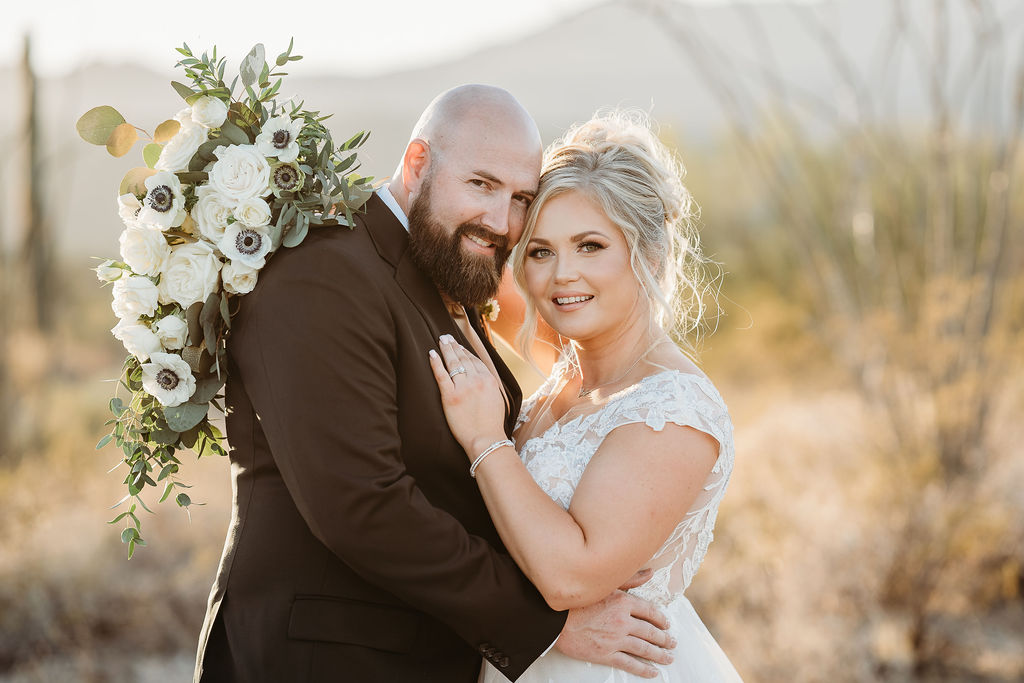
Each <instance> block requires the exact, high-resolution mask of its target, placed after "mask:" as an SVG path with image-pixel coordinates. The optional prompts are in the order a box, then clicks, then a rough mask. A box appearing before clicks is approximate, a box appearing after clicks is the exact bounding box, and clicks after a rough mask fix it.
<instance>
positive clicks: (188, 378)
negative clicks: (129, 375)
mask: <svg viewBox="0 0 1024 683" xmlns="http://www.w3.org/2000/svg"><path fill="white" fill-rule="evenodd" d="M151 359H152V362H150V363H145V364H143V366H142V388H143V389H145V390H146V391H147V392H149V394H150V396H153V397H154V398H155V399H156V400H158V401H160V403H161V404H163V405H165V406H167V407H168V408H173V407H174V406H180V405H181V404H182V403H185V402H186V401H188V400H189V398H191V397H192V394H194V393H196V378H195V377H193V376H192V368H190V367H189V366H188V363H186V362H185V361H183V360H182V359H181V356H179V355H177V354H174V353H154V354H152V356H151Z"/></svg>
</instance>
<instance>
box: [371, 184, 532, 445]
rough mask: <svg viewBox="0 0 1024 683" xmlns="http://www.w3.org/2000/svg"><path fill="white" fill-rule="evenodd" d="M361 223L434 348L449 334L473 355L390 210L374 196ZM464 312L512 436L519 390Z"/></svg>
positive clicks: (475, 317) (477, 323) (479, 325)
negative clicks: (501, 393)
mask: <svg viewBox="0 0 1024 683" xmlns="http://www.w3.org/2000/svg"><path fill="white" fill-rule="evenodd" d="M362 219H363V224H364V226H365V227H366V230H367V232H368V233H369V235H370V239H371V240H372V241H373V243H374V246H375V247H376V249H377V253H378V254H380V257H381V258H383V259H384V260H385V261H387V262H388V263H390V264H391V265H392V266H393V267H394V268H395V282H397V283H398V286H399V287H401V289H402V291H403V292H405V295H406V296H407V297H408V298H409V300H410V301H411V302H412V304H413V308H415V309H416V311H417V312H418V313H419V315H420V316H421V317H422V318H423V321H424V322H425V323H426V325H427V328H428V329H429V330H430V333H431V335H432V338H433V346H435V347H436V346H437V339H438V337H440V336H441V335H442V334H450V335H452V336H453V337H455V338H456V339H457V340H458V341H459V343H460V344H462V346H463V347H465V348H466V349H468V350H469V351H470V353H473V345H472V344H471V343H469V340H468V339H466V337H465V336H464V335H463V334H462V330H460V329H459V326H458V325H457V324H456V323H455V321H454V320H453V319H452V317H451V315H449V313H448V309H447V307H446V306H445V304H444V300H443V299H442V298H441V294H440V292H438V291H437V287H436V286H435V285H434V283H433V282H432V281H431V280H430V278H429V277H427V275H426V274H425V273H424V272H423V271H422V270H420V268H419V266H417V265H416V263H415V262H414V261H413V260H412V257H411V256H410V253H409V249H408V246H409V233H408V232H406V230H405V227H404V226H403V225H402V224H401V223H400V222H399V220H398V218H397V217H396V216H395V214H394V213H392V212H391V209H389V208H388V206H387V205H386V204H385V203H384V201H383V200H382V199H381V198H380V197H378V196H377V195H376V194H374V195H373V196H371V197H370V199H369V200H368V201H367V204H366V213H365V214H364V215H363V216H362ZM465 310H466V315H467V316H468V318H469V323H470V325H471V326H472V327H473V329H474V331H476V333H477V335H478V336H479V337H480V340H481V342H483V345H484V348H486V349H487V353H488V355H489V356H490V357H491V362H492V363H494V367H495V368H496V369H497V370H498V375H499V377H500V378H501V381H502V383H503V384H504V385H505V391H506V393H507V394H508V397H509V406H508V410H507V411H506V414H505V430H506V432H508V433H511V430H512V427H514V426H515V420H516V417H517V416H518V414H519V407H520V404H521V403H522V397H523V394H522V390H521V389H520V388H519V384H518V382H516V379H515V376H514V375H513V374H512V371H511V370H509V368H508V366H507V365H505V362H504V361H503V360H502V359H501V356H500V355H498V352H497V350H496V349H495V348H494V346H493V345H492V344H491V341H490V338H489V335H488V334H487V332H486V331H485V329H484V326H483V321H482V320H481V318H480V314H479V313H478V312H477V311H476V310H475V309H470V308H466V309H465Z"/></svg>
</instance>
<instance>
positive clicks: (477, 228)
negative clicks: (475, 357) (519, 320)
mask: <svg viewBox="0 0 1024 683" xmlns="http://www.w3.org/2000/svg"><path fill="white" fill-rule="evenodd" d="M463 235H476V236H478V237H480V239H482V240H486V241H487V242H490V243H491V244H493V245H495V249H494V255H493V256H486V255H484V254H474V253H472V252H469V251H466V249H465V248H464V247H463V246H462V237H463ZM409 248H410V250H411V255H412V259H413V261H414V262H415V263H416V265H418V266H419V267H420V268H421V269H423V271H424V272H425V273H426V274H427V275H428V276H430V279H431V280H433V282H434V285H435V286H436V287H437V288H438V289H439V290H440V291H441V293H442V294H444V295H446V296H447V297H448V298H449V299H452V300H453V301H457V302H459V303H460V304H462V305H463V306H478V305H480V304H482V303H484V302H485V301H487V300H488V299H490V298H492V297H493V296H494V295H495V294H497V293H498V287H499V285H500V284H501V272H502V269H503V268H504V266H505V262H506V261H507V260H508V257H509V247H508V238H507V237H505V236H504V235H498V234H496V233H494V232H492V231H491V230H488V229H487V228H485V227H484V226H482V225H480V224H479V223H463V224H461V225H459V226H458V227H457V228H455V229H454V230H451V231H449V230H448V229H446V227H445V226H444V225H442V224H441V223H440V222H439V221H438V220H437V218H436V217H435V216H434V214H433V212H432V211H431V210H430V183H429V182H427V183H424V186H423V191H422V193H421V194H420V196H419V197H418V198H417V200H416V202H415V203H414V204H413V206H412V209H411V210H410V211H409Z"/></svg>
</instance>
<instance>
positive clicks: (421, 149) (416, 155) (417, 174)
mask: <svg viewBox="0 0 1024 683" xmlns="http://www.w3.org/2000/svg"><path fill="white" fill-rule="evenodd" d="M429 168H430V144H429V143H428V142H427V141H426V140H423V139H422V138H413V139H412V140H410V141H409V145H408V146H407V147H406V148H405V155H404V156H403V157H402V184H403V185H405V189H406V191H407V192H409V193H410V194H418V193H419V191H420V186H421V185H422V184H423V179H424V178H426V177H427V170H428V169H429Z"/></svg>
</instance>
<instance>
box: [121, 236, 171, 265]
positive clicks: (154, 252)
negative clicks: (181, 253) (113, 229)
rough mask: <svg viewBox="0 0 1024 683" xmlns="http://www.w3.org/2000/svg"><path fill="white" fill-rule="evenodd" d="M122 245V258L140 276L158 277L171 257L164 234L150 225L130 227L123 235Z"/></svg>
mask: <svg viewBox="0 0 1024 683" xmlns="http://www.w3.org/2000/svg"><path fill="white" fill-rule="evenodd" d="M120 243H121V258H122V259H124V262H125V263H127V264H128V265H129V266H131V268H132V270H133V271H135V272H136V273H138V274H139V275H152V276H154V277H156V276H157V275H159V274H160V271H161V270H163V268H164V264H165V263H166V262H167V257H168V256H170V255H171V248H170V247H169V246H167V239H166V238H165V237H164V233H163V232H161V231H160V228H157V227H154V226H150V225H134V226H131V225H130V226H128V227H127V228H125V229H124V232H122V233H121V238H120Z"/></svg>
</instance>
